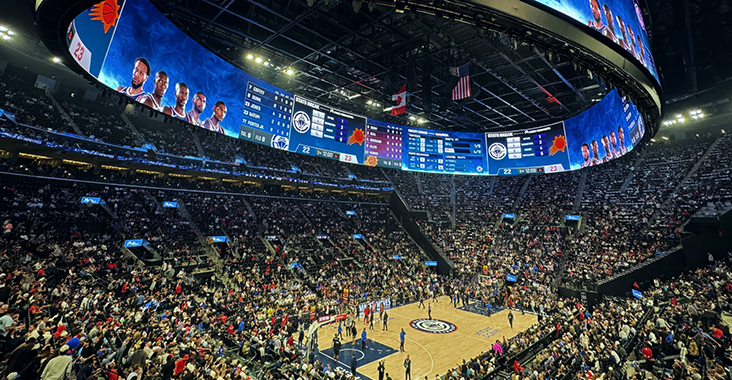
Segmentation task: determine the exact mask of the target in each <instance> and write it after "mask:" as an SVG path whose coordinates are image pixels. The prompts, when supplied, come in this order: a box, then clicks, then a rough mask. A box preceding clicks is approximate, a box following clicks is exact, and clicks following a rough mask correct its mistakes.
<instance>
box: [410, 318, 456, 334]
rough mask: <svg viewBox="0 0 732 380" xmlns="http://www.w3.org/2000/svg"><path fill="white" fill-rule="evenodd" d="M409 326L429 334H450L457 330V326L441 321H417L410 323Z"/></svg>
mask: <svg viewBox="0 0 732 380" xmlns="http://www.w3.org/2000/svg"><path fill="white" fill-rule="evenodd" d="M409 326H410V327H412V328H413V329H415V330H417V331H421V332H426V333H429V334H449V333H451V332H455V331H456V330H457V326H455V324H453V323H450V322H448V321H443V320H439V319H415V320H413V321H411V322H409Z"/></svg>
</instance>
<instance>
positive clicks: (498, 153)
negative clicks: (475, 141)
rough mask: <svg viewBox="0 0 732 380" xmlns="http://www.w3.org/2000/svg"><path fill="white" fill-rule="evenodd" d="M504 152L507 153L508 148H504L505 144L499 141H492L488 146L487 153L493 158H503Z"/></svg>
mask: <svg viewBox="0 0 732 380" xmlns="http://www.w3.org/2000/svg"><path fill="white" fill-rule="evenodd" d="M506 153H508V150H507V149H506V146H505V145H503V144H501V143H493V144H491V146H490V147H489V148H488V154H489V155H490V156H491V158H492V159H494V160H502V159H504V158H505V157H506Z"/></svg>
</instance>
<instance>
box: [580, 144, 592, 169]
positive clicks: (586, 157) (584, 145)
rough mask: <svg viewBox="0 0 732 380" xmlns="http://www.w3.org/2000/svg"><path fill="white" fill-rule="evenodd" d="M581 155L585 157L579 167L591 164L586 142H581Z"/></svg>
mask: <svg viewBox="0 0 732 380" xmlns="http://www.w3.org/2000/svg"><path fill="white" fill-rule="evenodd" d="M582 157H584V158H585V161H584V162H583V163H582V165H581V166H580V168H582V169H584V168H588V167H590V166H592V160H590V146H589V145H587V143H583V144H582Z"/></svg>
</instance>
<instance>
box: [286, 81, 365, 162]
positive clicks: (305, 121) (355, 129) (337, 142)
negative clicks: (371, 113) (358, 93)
mask: <svg viewBox="0 0 732 380" xmlns="http://www.w3.org/2000/svg"><path fill="white" fill-rule="evenodd" d="M291 127H292V132H291V133H292V135H291V136H290V144H291V148H292V150H293V151H294V152H297V153H303V154H307V155H311V156H317V157H324V158H330V159H333V160H339V161H343V162H350V163H353V164H363V163H364V161H363V157H364V146H363V144H364V142H365V141H366V133H365V130H366V118H365V117H363V116H356V115H353V114H350V113H348V112H345V111H341V110H337V109H334V108H330V107H328V106H325V105H323V104H319V103H316V102H314V101H312V100H309V99H306V98H303V97H301V96H297V95H296V96H295V106H294V107H293V109H292V124H291Z"/></svg>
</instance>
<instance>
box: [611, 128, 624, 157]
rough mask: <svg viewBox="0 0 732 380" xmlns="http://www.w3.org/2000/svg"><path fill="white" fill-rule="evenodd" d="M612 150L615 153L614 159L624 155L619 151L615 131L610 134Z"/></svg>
mask: <svg viewBox="0 0 732 380" xmlns="http://www.w3.org/2000/svg"><path fill="white" fill-rule="evenodd" d="M610 149H611V150H612V153H613V158H620V156H622V154H620V151H618V138H617V136H616V135H615V131H612V132H610Z"/></svg>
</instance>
